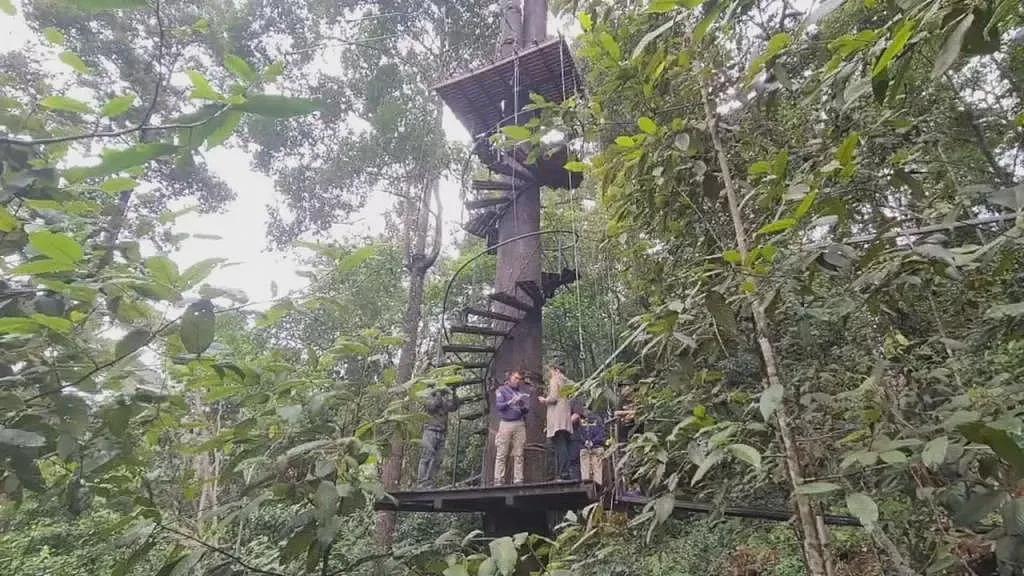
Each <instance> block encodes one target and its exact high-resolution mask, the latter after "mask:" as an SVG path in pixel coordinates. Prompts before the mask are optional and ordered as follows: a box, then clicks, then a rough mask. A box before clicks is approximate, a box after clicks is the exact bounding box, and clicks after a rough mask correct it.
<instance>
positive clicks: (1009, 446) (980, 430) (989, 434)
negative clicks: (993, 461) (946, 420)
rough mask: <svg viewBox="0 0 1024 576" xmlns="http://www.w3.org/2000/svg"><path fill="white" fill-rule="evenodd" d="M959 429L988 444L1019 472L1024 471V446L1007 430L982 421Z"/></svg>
mask: <svg viewBox="0 0 1024 576" xmlns="http://www.w3.org/2000/svg"><path fill="white" fill-rule="evenodd" d="M958 429H959V430H960V433H961V434H963V435H964V438H967V439H968V440H970V441H971V442H975V443H977V444H984V445H986V446H988V447H989V448H991V449H992V451H993V452H995V453H996V455H997V456H999V457H1000V458H1002V459H1003V460H1004V461H1006V462H1007V463H1009V464H1010V466H1013V467H1014V468H1015V469H1016V470H1017V471H1018V473H1024V448H1022V447H1021V446H1020V445H1019V444H1017V442H1016V441H1015V440H1014V439H1013V437H1012V436H1010V434H1009V433H1008V432H1007V431H1006V430H1002V429H999V428H993V427H991V426H989V425H988V424H984V423H982V422H971V423H969V424H963V425H961V426H960V427H959V428H958Z"/></svg>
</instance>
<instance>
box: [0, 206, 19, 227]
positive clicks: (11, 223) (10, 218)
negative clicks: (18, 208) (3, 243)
mask: <svg viewBox="0 0 1024 576" xmlns="http://www.w3.org/2000/svg"><path fill="white" fill-rule="evenodd" d="M20 225H21V224H20V222H19V221H18V219H17V218H15V217H14V214H11V211H10V210H8V209H7V206H3V205H0V232H13V231H14V230H16V229H17V228H18V227H19V226H20Z"/></svg>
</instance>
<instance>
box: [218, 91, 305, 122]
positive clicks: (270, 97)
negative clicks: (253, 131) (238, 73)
mask: <svg viewBox="0 0 1024 576" xmlns="http://www.w3.org/2000/svg"><path fill="white" fill-rule="evenodd" d="M321 107H322V104H321V103H320V101H318V100H312V99H310V98H293V97H290V96H278V95H275V94H253V95H251V96H246V97H245V102H243V103H241V104H235V105H233V106H232V108H233V109H235V110H240V111H242V112H249V113H250V114H257V115H259V116H266V117H268V118H291V117H292V116H304V115H306V114H311V113H313V112H316V111H317V110H320V109H321Z"/></svg>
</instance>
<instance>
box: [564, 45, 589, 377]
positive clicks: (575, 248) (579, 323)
mask: <svg viewBox="0 0 1024 576" xmlns="http://www.w3.org/2000/svg"><path fill="white" fill-rule="evenodd" d="M558 71H559V73H560V74H561V76H562V102H565V101H566V82H565V38H563V37H562V35H561V34H559V35H558ZM575 85H576V78H575V75H574V77H573V96H575V95H576V86H575ZM565 137H566V138H569V134H566V135H565ZM565 151H566V157H567V158H569V159H570V160H571V159H572V155H571V154H570V152H572V147H571V142H570V141H569V140H567V141H566V143H565ZM565 174H566V176H565V180H566V182H565V187H566V188H567V189H568V190H569V205H570V207H569V210H570V212H569V218H570V224H571V228H572V233H573V238H574V242H573V244H572V264H573V269H574V270H575V272H576V281H575V282H574V283H573V284H575V287H574V288H575V292H576V331H577V336H578V337H579V361H580V371H581V374H586V373H587V367H586V366H587V365H586V358H587V355H586V353H585V352H584V341H583V293H582V286H581V284H582V282H580V278H579V276H580V249H579V245H580V240H579V238H580V235H579V230H578V228H579V225H578V222H577V219H578V218H577V217H578V214H577V211H576V190H575V188H573V186H572V173H571V172H569V171H568V170H566V172H565Z"/></svg>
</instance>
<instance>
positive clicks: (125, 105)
mask: <svg viewBox="0 0 1024 576" xmlns="http://www.w3.org/2000/svg"><path fill="white" fill-rule="evenodd" d="M134 104H135V95H134V94H126V95H124V96H116V97H114V98H111V99H110V100H108V101H107V103H106V104H104V105H103V107H102V108H100V114H103V115H104V116H106V117H107V118H117V117H118V116H120V115H122V114H124V113H125V112H127V111H129V110H131V109H132V105H134Z"/></svg>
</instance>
